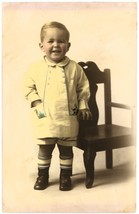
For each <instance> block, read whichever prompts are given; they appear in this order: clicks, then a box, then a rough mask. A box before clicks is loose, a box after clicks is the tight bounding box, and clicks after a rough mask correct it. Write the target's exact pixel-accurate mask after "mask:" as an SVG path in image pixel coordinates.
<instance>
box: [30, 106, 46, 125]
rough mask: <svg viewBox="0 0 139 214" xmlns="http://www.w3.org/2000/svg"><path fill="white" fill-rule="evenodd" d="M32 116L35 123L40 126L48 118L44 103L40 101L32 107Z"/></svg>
mask: <svg viewBox="0 0 139 214" xmlns="http://www.w3.org/2000/svg"><path fill="white" fill-rule="evenodd" d="M31 117H32V122H33V123H34V125H37V126H38V125H41V124H42V123H43V121H44V119H46V113H45V110H44V106H43V103H40V104H38V105H37V106H35V107H33V108H31Z"/></svg>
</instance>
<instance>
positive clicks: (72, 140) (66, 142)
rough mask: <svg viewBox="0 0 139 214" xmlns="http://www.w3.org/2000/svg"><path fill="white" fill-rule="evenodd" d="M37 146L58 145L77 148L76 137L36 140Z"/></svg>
mask: <svg viewBox="0 0 139 214" xmlns="http://www.w3.org/2000/svg"><path fill="white" fill-rule="evenodd" d="M37 144H38V145H50V144H59V145H62V146H77V137H63V138H38V139H37Z"/></svg>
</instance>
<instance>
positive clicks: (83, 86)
mask: <svg viewBox="0 0 139 214" xmlns="http://www.w3.org/2000/svg"><path fill="white" fill-rule="evenodd" d="M77 76H78V77H77V78H78V79H77V95H78V103H79V106H78V108H79V109H89V106H88V101H89V98H90V89H89V81H88V79H87V77H86V75H85V72H84V71H83V69H82V68H81V67H80V66H78V72H77Z"/></svg>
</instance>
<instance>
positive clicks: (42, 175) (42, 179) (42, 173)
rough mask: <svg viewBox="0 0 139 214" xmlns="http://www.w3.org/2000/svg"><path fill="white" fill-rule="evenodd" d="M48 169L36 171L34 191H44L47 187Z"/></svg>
mask: <svg viewBox="0 0 139 214" xmlns="http://www.w3.org/2000/svg"><path fill="white" fill-rule="evenodd" d="M48 173H49V168H46V169H38V178H37V181H36V183H35V185H34V189H35V190H44V189H46V188H47V186H48V178H49V175H48Z"/></svg>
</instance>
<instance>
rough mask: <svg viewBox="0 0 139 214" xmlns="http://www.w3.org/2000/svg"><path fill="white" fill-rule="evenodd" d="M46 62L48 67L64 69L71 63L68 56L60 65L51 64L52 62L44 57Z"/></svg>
mask: <svg viewBox="0 0 139 214" xmlns="http://www.w3.org/2000/svg"><path fill="white" fill-rule="evenodd" d="M44 60H45V62H46V63H47V64H48V66H51V67H55V66H59V67H64V66H66V65H67V64H68V63H69V61H70V59H69V58H68V57H67V56H65V58H64V59H63V60H62V61H61V62H59V63H54V62H50V61H49V60H48V59H47V58H46V56H44Z"/></svg>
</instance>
